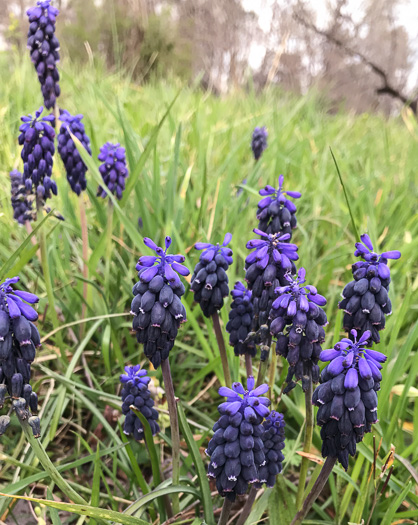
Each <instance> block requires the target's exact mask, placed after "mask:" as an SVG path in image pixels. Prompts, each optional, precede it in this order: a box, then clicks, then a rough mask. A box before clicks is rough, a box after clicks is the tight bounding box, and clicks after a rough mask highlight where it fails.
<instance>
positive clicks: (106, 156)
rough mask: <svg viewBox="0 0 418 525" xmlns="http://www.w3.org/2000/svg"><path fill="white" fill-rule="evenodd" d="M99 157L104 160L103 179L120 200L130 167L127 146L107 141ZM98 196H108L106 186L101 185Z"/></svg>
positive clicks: (101, 171) (102, 166)
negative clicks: (126, 152) (126, 154)
mask: <svg viewBox="0 0 418 525" xmlns="http://www.w3.org/2000/svg"><path fill="white" fill-rule="evenodd" d="M98 159H99V160H100V161H101V162H102V164H101V166H100V167H99V171H100V173H101V174H102V177H103V181H104V183H105V184H106V186H107V187H108V188H109V190H110V191H111V192H112V194H113V195H116V197H117V198H118V199H119V200H120V199H121V198H122V194H123V191H124V190H125V182H126V178H127V177H128V175H129V173H128V168H127V165H126V156H125V148H122V147H121V145H120V144H112V143H111V142H106V144H104V146H102V147H101V148H100V153H99V156H98ZM97 196H98V197H102V198H103V199H104V198H105V197H106V196H107V192H106V190H105V189H104V188H102V187H101V186H99V188H98V189H97Z"/></svg>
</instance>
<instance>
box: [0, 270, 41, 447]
mask: <svg viewBox="0 0 418 525" xmlns="http://www.w3.org/2000/svg"><path fill="white" fill-rule="evenodd" d="M18 281H19V277H13V278H11V279H6V280H5V281H4V282H3V283H1V284H0V409H1V408H3V405H4V401H5V398H6V396H7V394H8V395H9V396H10V397H11V399H12V406H13V409H14V410H15V412H16V414H17V416H18V418H19V419H21V420H28V422H29V424H30V425H31V427H32V430H33V433H34V435H35V437H39V435H40V422H39V418H38V417H37V416H36V415H32V414H36V413H37V411H38V396H37V395H36V394H35V392H32V387H31V386H30V384H29V381H30V373H31V370H30V365H31V363H32V361H33V360H34V359H35V353H36V347H37V346H40V344H41V339H40V336H39V332H38V329H37V328H36V326H35V325H34V323H33V322H34V321H36V320H37V319H38V314H37V313H36V311H35V310H34V309H33V308H32V306H30V305H31V304H34V303H37V302H38V301H39V299H38V297H37V296H36V295H34V294H32V293H29V292H24V291H22V290H14V289H13V288H12V284H16V283H17V282H18ZM27 303H29V304H27ZM31 412H32V413H31ZM9 423H10V418H9V416H2V423H1V424H0V427H1V428H0V435H1V434H3V433H4V431H5V430H6V428H7V426H8V425H9Z"/></svg>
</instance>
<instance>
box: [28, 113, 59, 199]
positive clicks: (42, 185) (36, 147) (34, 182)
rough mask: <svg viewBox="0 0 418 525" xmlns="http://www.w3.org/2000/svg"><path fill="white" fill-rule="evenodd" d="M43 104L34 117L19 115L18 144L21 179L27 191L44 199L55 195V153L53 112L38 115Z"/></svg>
mask: <svg viewBox="0 0 418 525" xmlns="http://www.w3.org/2000/svg"><path fill="white" fill-rule="evenodd" d="M42 112H43V107H40V108H39V110H38V111H36V113H35V117H33V116H32V115H28V116H25V117H22V118H21V120H22V122H23V124H21V126H20V127H19V131H20V135H19V144H20V145H21V146H23V147H22V153H21V157H22V160H23V163H24V164H23V180H24V184H25V189H26V191H27V192H28V193H34V194H36V196H37V200H38V201H41V202H43V201H44V200H46V199H49V198H51V196H52V193H53V194H54V195H56V194H57V185H56V183H55V181H54V180H52V178H51V177H52V166H53V164H54V159H53V155H54V153H55V146H54V138H55V131H54V128H53V127H52V122H53V121H54V115H46V116H44V117H41V115H42Z"/></svg>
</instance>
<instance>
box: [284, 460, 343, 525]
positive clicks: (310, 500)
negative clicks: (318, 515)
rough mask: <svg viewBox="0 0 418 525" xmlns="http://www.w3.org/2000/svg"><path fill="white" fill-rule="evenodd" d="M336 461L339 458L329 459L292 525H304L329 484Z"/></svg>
mask: <svg viewBox="0 0 418 525" xmlns="http://www.w3.org/2000/svg"><path fill="white" fill-rule="evenodd" d="M336 461H337V458H335V457H332V456H328V457H327V459H326V460H325V463H324V465H323V467H322V470H321V473H320V474H319V476H318V478H317V480H316V481H315V484H314V486H313V487H312V490H311V491H310V493H309V494H308V496H307V498H306V499H305V501H304V503H303V507H302V508H301V510H300V511H299V512H298V513H297V514H296V516H295V517H294V518H293V520H292V523H291V524H290V525H301V523H303V519H304V518H305V516H306V515H307V514H308V512H309V511H310V510H311V507H312V505H313V504H314V503H315V501H316V499H317V497H318V496H319V495H320V494H321V492H322V489H323V488H324V487H325V483H326V482H327V480H328V478H329V475H330V474H331V472H332V469H333V467H334V465H335V462H336Z"/></svg>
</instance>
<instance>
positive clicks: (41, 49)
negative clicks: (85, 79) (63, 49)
mask: <svg viewBox="0 0 418 525" xmlns="http://www.w3.org/2000/svg"><path fill="white" fill-rule="evenodd" d="M58 13H59V11H58V9H57V8H56V7H53V6H52V5H51V2H50V0H40V1H39V2H38V3H37V5H36V6H35V7H31V8H30V9H28V11H27V15H28V18H29V32H28V48H29V49H30V57H31V60H32V62H33V64H34V66H35V68H36V72H37V74H38V79H39V82H40V83H41V89H42V95H43V97H44V103H45V107H46V108H47V109H51V108H53V107H54V106H55V101H56V99H57V97H59V95H60V92H61V91H60V87H59V84H58V82H59V79H60V76H59V73H58V69H57V66H56V64H57V62H59V59H60V56H59V53H58V50H59V47H60V45H59V42H58V39H57V37H56V36H55V21H56V18H57V16H58Z"/></svg>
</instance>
